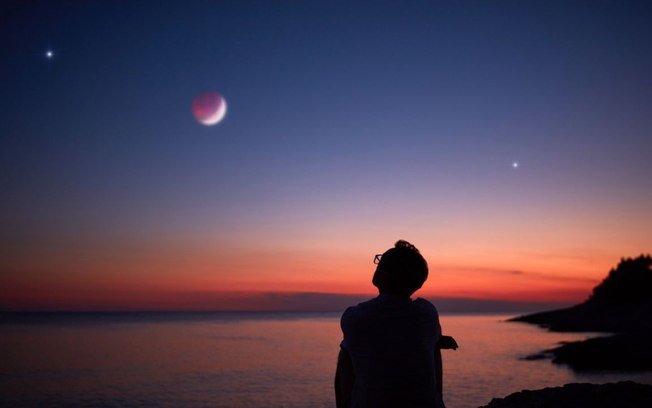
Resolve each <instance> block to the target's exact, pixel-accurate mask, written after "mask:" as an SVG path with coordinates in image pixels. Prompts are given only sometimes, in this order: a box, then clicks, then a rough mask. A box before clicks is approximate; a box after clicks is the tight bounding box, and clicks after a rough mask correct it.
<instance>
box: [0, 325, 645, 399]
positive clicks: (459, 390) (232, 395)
mask: <svg viewBox="0 0 652 408" xmlns="http://www.w3.org/2000/svg"><path fill="white" fill-rule="evenodd" d="M508 317H510V316H507V315H443V316H442V317H441V321H442V326H443V328H444V332H445V333H446V334H449V335H452V336H454V337H455V338H456V339H457V341H458V343H459V344H460V348H459V349H458V350H456V351H453V350H446V351H444V370H445V374H444V399H445V401H446V403H447V406H448V407H449V408H469V407H477V406H480V405H484V404H486V403H488V402H489V401H490V400H491V398H493V397H500V396H505V395H507V394H509V393H512V392H515V391H520V390H521V389H526V388H542V387H546V386H557V385H561V384H564V383H568V382H596V383H597V382H612V381H619V380H624V379H631V380H635V381H640V382H645V383H649V384H652V373H643V374H641V373H639V374H635V373H631V374H627V373H625V374H618V375H614V374H605V373H603V374H576V373H574V372H573V371H571V370H569V369H567V368H564V367H560V366H556V365H553V364H552V363H550V361H548V360H537V361H526V360H524V359H523V357H525V356H527V355H529V354H533V353H536V352H539V351H541V350H543V349H547V348H551V347H553V346H555V344H557V343H558V342H560V341H569V340H577V339H582V338H586V337H587V334H563V333H562V334H560V333H548V332H546V331H544V330H541V329H538V328H537V327H533V326H531V325H526V324H522V323H508V322H505V319H506V318H508ZM340 336H341V335H340V329H339V315H338V314H306V313H292V314H279V313H267V314H260V313H167V314H159V313H140V314H135V313H130V314H113V313H104V314H74V313H73V314H31V315H7V314H3V315H0V401H1V402H2V403H1V404H0V405H2V406H3V407H5V406H6V407H62V406H75V407H190V408H192V407H297V408H299V407H302V408H303V407H333V406H334V396H333V388H332V383H333V375H334V371H335V361H336V355H337V351H338V345H339V342H340Z"/></svg>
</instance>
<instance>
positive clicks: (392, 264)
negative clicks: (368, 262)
mask: <svg viewBox="0 0 652 408" xmlns="http://www.w3.org/2000/svg"><path fill="white" fill-rule="evenodd" d="M427 278H428V263H427V262H426V260H425V259H424V257H423V256H422V255H421V253H420V252H419V250H418V249H417V248H416V247H415V246H414V245H412V244H410V243H409V242H407V241H404V240H399V241H397V242H396V244H394V248H390V249H389V250H387V251H386V252H385V253H384V254H383V256H382V257H381V258H380V262H379V263H378V267H377V268H376V272H375V273H374V277H373V280H372V282H373V284H374V286H376V287H377V288H378V289H379V290H380V292H381V293H392V294H397V295H406V296H410V295H412V294H413V293H414V292H415V291H417V290H418V289H419V288H421V286H422V285H423V283H424V282H425V281H426V279H427Z"/></svg>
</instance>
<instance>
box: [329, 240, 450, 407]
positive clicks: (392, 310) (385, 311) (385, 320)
mask: <svg viewBox="0 0 652 408" xmlns="http://www.w3.org/2000/svg"><path fill="white" fill-rule="evenodd" d="M374 263H377V264H378V267H377V268H376V272H375V273H374V276H373V279H372V282H373V284H374V286H376V287H377V288H378V292H379V295H378V297H376V298H374V299H371V300H369V301H366V302H363V303H360V304H359V305H357V306H353V307H349V308H348V309H346V311H345V312H344V314H343V315H342V319H341V327H342V333H343V334H344V340H343V341H342V344H341V347H340V353H339V356H338V361H337V372H336V374H335V398H336V403H337V407H338V408H340V407H342V408H344V407H356V408H363V407H364V408H384V407H392V408H415V407H424V408H425V407H428V408H435V407H436V408H442V407H444V402H443V400H442V380H441V378H442V377H441V375H442V366H441V353H440V348H457V344H455V340H453V339H452V338H451V337H448V336H444V337H443V342H441V341H440V340H441V339H442V336H441V327H440V325H439V314H438V313H437V309H436V308H435V306H434V305H433V304H432V303H430V302H428V301H427V300H425V299H421V298H417V299H414V300H413V299H411V298H410V296H411V295H412V294H413V293H414V292H415V291H416V290H417V289H419V288H420V287H421V286H422V285H423V283H424V282H425V281H426V278H427V277H428V264H427V263H426V260H425V259H424V258H423V256H421V254H420V253H419V250H417V249H416V248H415V247H414V245H412V244H410V243H409V242H406V241H402V240H401V241H398V242H397V243H396V244H395V246H394V248H391V249H389V250H388V251H386V252H385V253H384V254H382V255H376V257H375V259H374Z"/></svg>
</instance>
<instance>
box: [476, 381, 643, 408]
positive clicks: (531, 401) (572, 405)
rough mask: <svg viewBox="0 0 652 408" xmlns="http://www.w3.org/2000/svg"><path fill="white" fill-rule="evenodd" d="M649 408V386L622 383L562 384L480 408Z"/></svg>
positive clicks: (519, 393)
mask: <svg viewBox="0 0 652 408" xmlns="http://www.w3.org/2000/svg"><path fill="white" fill-rule="evenodd" d="M584 407H586V408H615V407H617V408H649V407H652V385H645V384H638V383H635V382H632V381H624V382H619V383H612V384H576V383H573V384H566V385H564V386H563V387H554V388H544V389H541V390H534V391H531V390H523V391H521V392H517V393H514V394H510V395H508V396H507V397H505V398H494V399H493V400H491V402H490V403H489V404H488V405H484V406H483V407H480V408H584Z"/></svg>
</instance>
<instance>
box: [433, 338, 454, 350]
mask: <svg viewBox="0 0 652 408" xmlns="http://www.w3.org/2000/svg"><path fill="white" fill-rule="evenodd" d="M458 347H459V346H458V345H457V342H456V341H455V339H454V338H452V337H451V336H441V337H440V338H439V341H438V342H437V348H439V349H453V350H457V348H458Z"/></svg>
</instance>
